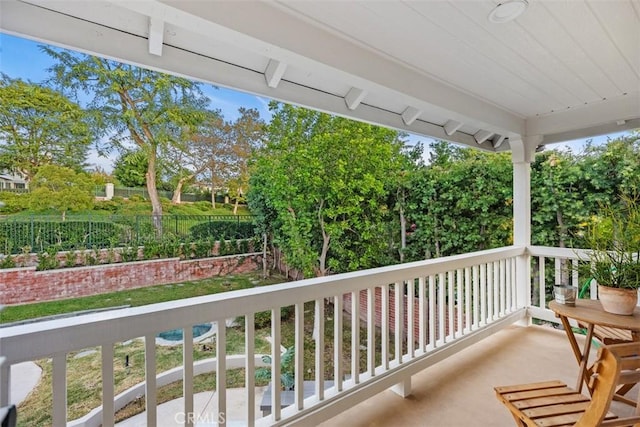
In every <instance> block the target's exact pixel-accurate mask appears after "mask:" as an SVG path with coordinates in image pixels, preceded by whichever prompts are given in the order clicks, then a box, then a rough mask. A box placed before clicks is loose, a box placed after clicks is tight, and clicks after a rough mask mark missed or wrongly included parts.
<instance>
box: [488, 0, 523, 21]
mask: <svg viewBox="0 0 640 427" xmlns="http://www.w3.org/2000/svg"><path fill="white" fill-rule="evenodd" d="M528 6H529V2H528V1H527V0H507V1H504V2H502V3H499V4H498V5H497V6H496V7H494V8H493V10H492V11H491V13H489V21H491V22H493V23H494V24H502V23H504V22H509V21H511V20H514V19H516V18H517V17H518V16H520V15H521V14H522V13H523V12H524V11H525V10H527V7H528Z"/></svg>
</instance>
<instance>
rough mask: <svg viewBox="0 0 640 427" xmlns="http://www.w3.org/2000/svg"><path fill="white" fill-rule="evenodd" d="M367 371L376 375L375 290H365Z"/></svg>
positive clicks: (371, 374)
mask: <svg viewBox="0 0 640 427" xmlns="http://www.w3.org/2000/svg"><path fill="white" fill-rule="evenodd" d="M367 371H368V372H369V375H370V376H372V377H373V376H374V375H375V374H376V288H375V287H374V288H369V289H367Z"/></svg>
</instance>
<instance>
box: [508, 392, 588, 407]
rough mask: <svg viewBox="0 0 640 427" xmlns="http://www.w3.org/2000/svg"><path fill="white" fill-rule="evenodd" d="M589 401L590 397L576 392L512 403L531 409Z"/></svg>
mask: <svg viewBox="0 0 640 427" xmlns="http://www.w3.org/2000/svg"><path fill="white" fill-rule="evenodd" d="M588 401H589V398H588V397H586V396H584V395H582V394H580V393H576V392H574V393H573V394H566V395H563V396H547V397H540V398H537V399H525V400H518V401H515V402H513V401H512V402H511V403H512V404H513V406H515V407H516V408H518V409H520V410H524V409H530V408H538V407H540V406H546V405H557V404H561V403H565V404H567V403H576V402H588Z"/></svg>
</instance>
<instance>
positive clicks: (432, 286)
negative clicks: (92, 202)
mask: <svg viewBox="0 0 640 427" xmlns="http://www.w3.org/2000/svg"><path fill="white" fill-rule="evenodd" d="M435 282H436V278H435V276H429V345H428V349H431V350H432V349H434V348H435V347H436V283H435Z"/></svg>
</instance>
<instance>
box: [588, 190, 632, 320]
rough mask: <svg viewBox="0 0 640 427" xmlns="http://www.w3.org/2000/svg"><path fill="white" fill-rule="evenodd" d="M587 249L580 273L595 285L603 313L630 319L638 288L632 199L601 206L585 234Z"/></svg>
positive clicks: (622, 199)
mask: <svg viewBox="0 0 640 427" xmlns="http://www.w3.org/2000/svg"><path fill="white" fill-rule="evenodd" d="M585 243H586V244H587V246H588V247H589V248H590V249H591V250H590V251H589V252H588V255H587V258H586V259H583V261H587V262H584V263H581V266H580V269H581V273H582V274H583V275H585V276H586V277H591V278H593V279H595V280H596V282H597V283H598V299H600V302H601V303H602V307H603V309H604V310H605V311H607V312H610V313H615V314H624V315H631V314H633V311H634V309H635V307H636V305H637V304H638V288H640V206H639V205H638V198H637V197H635V196H623V197H622V198H621V201H620V203H619V205H617V206H612V205H603V206H602V207H601V210H600V212H599V215H598V216H596V217H595V218H594V220H593V221H592V223H591V224H590V225H589V227H588V228H587V231H586V233H585Z"/></svg>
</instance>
